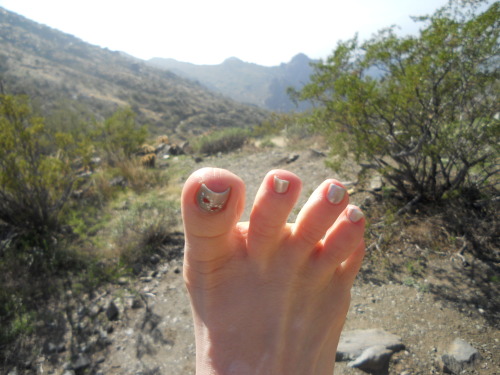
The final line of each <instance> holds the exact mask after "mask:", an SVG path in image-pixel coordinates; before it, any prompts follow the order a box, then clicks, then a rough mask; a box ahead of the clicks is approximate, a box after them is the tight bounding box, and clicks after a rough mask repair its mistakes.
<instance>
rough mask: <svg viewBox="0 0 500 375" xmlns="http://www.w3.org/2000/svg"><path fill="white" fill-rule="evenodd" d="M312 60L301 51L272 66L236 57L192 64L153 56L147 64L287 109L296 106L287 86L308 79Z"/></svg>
mask: <svg viewBox="0 0 500 375" xmlns="http://www.w3.org/2000/svg"><path fill="white" fill-rule="evenodd" d="M312 62H313V60H311V59H309V58H308V57H307V56H306V55H304V54H302V53H301V54H298V55H296V56H295V57H294V58H292V60H291V61H290V62H288V63H286V64H285V63H283V64H281V65H279V66H273V67H265V66H260V65H257V64H253V63H247V62H244V61H241V60H239V59H237V58H235V57H231V58H229V59H227V60H225V61H224V62H223V63H222V64H219V65H195V64H191V63H185V62H180V61H177V60H174V59H164V58H153V59H151V60H149V61H148V64H149V65H150V66H154V67H157V68H162V69H167V70H169V71H171V72H173V73H175V74H178V75H180V76H182V77H186V78H189V79H192V80H195V81H198V82H200V83H201V84H202V85H204V86H206V87H207V88H209V89H210V90H213V91H216V92H219V93H221V94H223V95H225V96H227V97H228V98H231V99H233V100H236V101H239V102H242V103H249V104H254V105H258V106H259V107H261V108H266V109H269V110H272V111H279V112H288V111H291V110H297V107H296V106H295V104H294V103H293V102H292V101H291V100H290V98H289V97H288V94H287V92H286V91H287V88H288V87H295V88H301V87H302V86H303V85H304V84H305V83H307V82H308V81H309V76H310V75H311V73H312V71H313V69H312V67H311V63H312ZM307 106H308V104H307V103H301V106H300V107H299V108H298V110H303V109H305V108H307Z"/></svg>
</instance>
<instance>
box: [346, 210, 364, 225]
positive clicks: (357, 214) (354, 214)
mask: <svg viewBox="0 0 500 375" xmlns="http://www.w3.org/2000/svg"><path fill="white" fill-rule="evenodd" d="M347 217H349V220H351V222H353V223H357V222H358V221H360V220H361V219H362V218H363V217H365V215H364V214H363V212H361V210H360V209H359V208H357V207H349V212H348V213H347Z"/></svg>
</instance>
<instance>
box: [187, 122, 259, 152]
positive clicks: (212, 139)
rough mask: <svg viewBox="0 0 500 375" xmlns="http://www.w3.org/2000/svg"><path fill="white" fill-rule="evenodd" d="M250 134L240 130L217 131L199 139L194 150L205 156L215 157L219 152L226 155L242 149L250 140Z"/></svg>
mask: <svg viewBox="0 0 500 375" xmlns="http://www.w3.org/2000/svg"><path fill="white" fill-rule="evenodd" d="M248 136H249V132H248V131H247V130H244V129H240V128H227V129H224V130H220V131H216V132H214V133H212V134H210V135H205V136H202V137H200V138H199V139H198V141H197V143H196V144H195V146H194V148H195V150H196V151H197V152H199V153H201V154H205V155H215V154H218V153H219V152H222V153H226V152H230V151H234V150H237V149H239V148H240V147H242V146H243V145H244V144H245V142H246V140H247V139H248Z"/></svg>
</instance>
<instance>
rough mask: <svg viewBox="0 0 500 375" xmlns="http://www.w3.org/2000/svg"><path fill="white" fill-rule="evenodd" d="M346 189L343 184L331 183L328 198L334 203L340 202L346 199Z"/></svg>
mask: <svg viewBox="0 0 500 375" xmlns="http://www.w3.org/2000/svg"><path fill="white" fill-rule="evenodd" d="M345 193H346V190H345V189H344V188H343V187H342V186H338V185H335V184H331V185H330V187H329V188H328V193H327V194H326V198H327V199H328V200H329V201H330V202H331V203H333V204H339V203H340V202H342V199H344V196H345Z"/></svg>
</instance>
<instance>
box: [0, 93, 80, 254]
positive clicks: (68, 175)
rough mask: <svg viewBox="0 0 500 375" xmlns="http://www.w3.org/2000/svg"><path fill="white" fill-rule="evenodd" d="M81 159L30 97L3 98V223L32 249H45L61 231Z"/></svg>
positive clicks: (0, 190) (0, 161)
mask: <svg viewBox="0 0 500 375" xmlns="http://www.w3.org/2000/svg"><path fill="white" fill-rule="evenodd" d="M55 150H57V152H56V153H54V151H55ZM77 154H78V152H77V148H76V147H75V145H74V142H73V140H72V137H71V136H70V135H68V134H63V133H56V134H53V133H51V132H49V131H48V130H47V129H46V128H45V126H44V122H43V119H42V118H40V117H36V116H34V115H33V114H32V112H31V109H30V106H29V101H28V99H27V98H26V97H21V96H9V95H0V221H2V222H4V223H5V224H7V226H8V227H9V228H10V230H13V231H15V232H16V233H20V234H23V235H24V237H25V239H26V241H29V242H31V243H32V244H33V245H36V246H42V245H45V243H46V240H47V238H48V237H50V235H51V234H53V233H55V232H58V231H59V230H60V229H61V214H62V211H63V208H64V206H65V204H66V203H67V201H68V199H69V198H70V194H71V192H72V188H73V184H74V181H75V176H74V173H73V172H72V169H71V159H72V158H73V157H74V156H75V155H77Z"/></svg>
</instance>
